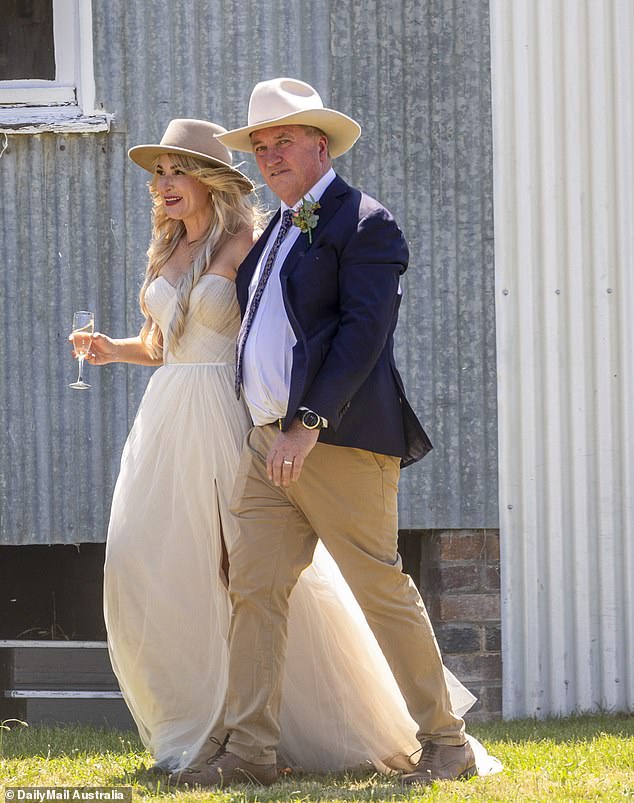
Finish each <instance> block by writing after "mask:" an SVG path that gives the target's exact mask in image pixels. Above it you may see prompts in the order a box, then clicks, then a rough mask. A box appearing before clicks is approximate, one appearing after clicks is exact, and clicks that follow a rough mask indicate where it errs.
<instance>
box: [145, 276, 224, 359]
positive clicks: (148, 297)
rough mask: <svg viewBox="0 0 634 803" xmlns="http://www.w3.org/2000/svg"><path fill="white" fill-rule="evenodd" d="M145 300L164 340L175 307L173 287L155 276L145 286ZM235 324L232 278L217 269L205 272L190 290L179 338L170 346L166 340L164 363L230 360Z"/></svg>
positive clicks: (163, 278) (164, 279)
mask: <svg viewBox="0 0 634 803" xmlns="http://www.w3.org/2000/svg"><path fill="white" fill-rule="evenodd" d="M145 303H146V304H147V307H148V309H149V311H150V314H151V315H152V318H153V319H154V320H155V321H157V323H158V325H159V326H160V328H161V332H162V333H163V341H164V342H165V340H166V336H167V332H168V329H169V325H170V321H171V320H172V316H173V315H174V310H175V308H176V288H175V287H174V286H173V285H171V284H170V283H169V282H168V281H167V279H166V278H165V277H164V276H159V277H157V278H156V279H155V280H154V281H153V282H152V283H151V284H150V286H149V287H148V289H147V292H146V294H145ZM239 328H240V308H239V306H238V301H237V299H236V289H235V282H233V281H232V280H231V279H228V278H227V277H226V276H220V275H219V274H217V273H206V274H204V275H203V276H201V277H200V279H199V280H198V282H197V284H196V285H195V286H194V288H193V290H192V292H191V295H190V298H189V309H188V311H187V317H186V320H185V329H184V331H183V334H182V336H181V339H180V341H179V342H178V344H177V345H176V347H175V348H174V349H171V348H170V345H169V343H168V344H167V348H166V350H165V352H164V357H165V363H167V364H168V365H169V364H175V363H233V361H234V359H235V342H236V337H237V335H238V330H239Z"/></svg>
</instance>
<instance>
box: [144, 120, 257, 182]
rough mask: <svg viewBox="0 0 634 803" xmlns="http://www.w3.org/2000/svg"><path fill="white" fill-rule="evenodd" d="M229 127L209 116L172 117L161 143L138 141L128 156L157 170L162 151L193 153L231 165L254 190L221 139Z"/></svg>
mask: <svg viewBox="0 0 634 803" xmlns="http://www.w3.org/2000/svg"><path fill="white" fill-rule="evenodd" d="M226 130H227V129H226V128H223V127H222V126H221V125H216V123H209V122H207V121H206V120H194V119H189V118H177V119H175V120H170V122H169V124H168V126H167V128H166V129H165V133H164V134H163V136H162V138H161V141H160V142H159V144H158V145H135V146H134V148H130V150H129V151H128V156H129V157H130V159H132V161H133V162H136V164H138V165H139V166H140V167H142V168H143V169H144V170H149V171H150V173H153V172H154V168H155V164H156V159H157V157H158V156H160V155H161V154H162V153H178V154H182V155H184V156H194V157H195V158H196V159H200V160H202V161H204V162H206V163H207V164H209V165H211V166H212V167H228V168H229V169H230V170H231V172H232V173H233V174H235V178H236V181H237V182H238V183H239V184H240V186H241V188H242V189H243V190H244V191H245V192H251V190H253V188H254V186H253V182H252V181H251V180H250V179H249V178H247V177H246V176H245V175H244V174H243V173H241V172H240V171H239V170H237V169H236V168H235V167H234V166H233V165H232V157H231V151H230V150H229V149H228V148H227V147H226V146H225V145H224V144H223V143H222V142H220V141H219V140H218V139H216V135H217V134H224V133H225V132H226Z"/></svg>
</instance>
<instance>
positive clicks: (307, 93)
mask: <svg viewBox="0 0 634 803" xmlns="http://www.w3.org/2000/svg"><path fill="white" fill-rule="evenodd" d="M247 119H248V123H249V124H248V125H246V126H244V127H243V128H234V129H232V130H231V131H227V133H226V134H217V135H216V136H217V138H218V139H219V140H220V141H221V142H223V143H224V144H225V145H226V146H227V147H229V148H233V149H234V150H236V151H252V150H253V146H252V144H251V139H250V134H252V133H253V131H259V130H261V129H262V128H272V127H273V126H276V125H284V124H285V123H288V124H289V125H312V126H315V127H316V128H320V129H321V130H322V131H323V132H324V134H326V136H327V137H328V144H329V149H330V155H331V156H332V157H333V158H334V157H335V156H341V154H342V153H345V152H346V151H347V150H350V148H351V147H352V146H353V145H354V143H355V142H356V141H357V140H358V139H359V135H360V134H361V126H360V125H359V123H357V122H356V121H355V120H353V119H352V118H351V117H348V116H347V115H345V114H342V113H341V112H337V111H335V110H334V109H325V108H324V104H323V102H322V99H321V97H320V96H319V94H318V93H317V92H316V90H314V89H313V87H312V86H310V84H306V83H304V82H303V81H297V80H295V79H294V78H273V79H272V80H270V81H261V82H260V83H259V84H256V85H255V87H254V89H253V92H252V93H251V99H250V100H249V113H248V118H247Z"/></svg>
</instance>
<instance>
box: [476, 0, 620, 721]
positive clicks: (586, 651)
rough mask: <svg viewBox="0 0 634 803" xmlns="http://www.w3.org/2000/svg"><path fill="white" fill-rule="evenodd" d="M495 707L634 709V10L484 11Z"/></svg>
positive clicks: (530, 3) (593, 3) (499, 2)
mask: <svg viewBox="0 0 634 803" xmlns="http://www.w3.org/2000/svg"><path fill="white" fill-rule="evenodd" d="M491 51H492V87H493V133H494V139H493V142H494V203H495V263H496V310H497V312H496V327H497V343H498V420H499V456H500V457H499V459H500V480H499V484H500V496H499V501H500V529H501V560H502V587H503V588H502V594H503V600H502V605H503V661H504V712H505V716H507V717H516V716H524V715H535V716H545V715H547V714H566V713H570V712H573V711H576V710H591V709H597V708H606V709H617V710H624V709H628V708H632V707H634V621H633V602H634V600H633V594H634V556H633V548H632V540H633V538H634V522H633V518H632V507H633V504H634V485H633V481H634V281H633V279H632V273H633V271H634V192H633V187H634V175H633V160H632V148H633V144H632V143H633V142H634V95H633V85H632V75H633V73H634V3H632V2H631V0H491Z"/></svg>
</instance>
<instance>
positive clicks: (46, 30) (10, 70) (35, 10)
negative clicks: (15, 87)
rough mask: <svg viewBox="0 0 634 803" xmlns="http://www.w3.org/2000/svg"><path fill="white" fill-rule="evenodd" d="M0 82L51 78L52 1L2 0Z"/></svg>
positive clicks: (52, 52)
mask: <svg viewBox="0 0 634 803" xmlns="http://www.w3.org/2000/svg"><path fill="white" fill-rule="evenodd" d="M2 6H3V13H2V17H3V19H2V24H1V25H0V81H10V80H20V79H23V78H40V79H44V80H47V81H54V80H55V51H54V43H53V0H2Z"/></svg>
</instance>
